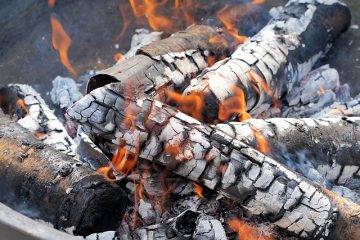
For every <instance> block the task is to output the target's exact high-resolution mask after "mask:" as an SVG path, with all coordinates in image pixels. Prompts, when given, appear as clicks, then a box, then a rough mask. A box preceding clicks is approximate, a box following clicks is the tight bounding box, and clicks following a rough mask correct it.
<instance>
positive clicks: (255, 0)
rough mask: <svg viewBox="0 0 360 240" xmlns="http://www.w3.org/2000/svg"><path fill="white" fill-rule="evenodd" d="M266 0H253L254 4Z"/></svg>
mask: <svg viewBox="0 0 360 240" xmlns="http://www.w3.org/2000/svg"><path fill="white" fill-rule="evenodd" d="M264 2H265V0H253V1H252V4H263V3H264Z"/></svg>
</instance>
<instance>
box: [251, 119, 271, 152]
mask: <svg viewBox="0 0 360 240" xmlns="http://www.w3.org/2000/svg"><path fill="white" fill-rule="evenodd" d="M250 127H251V129H252V130H253V133H254V136H255V140H256V143H257V145H258V150H259V151H260V152H261V153H263V154H266V153H268V152H269V146H268V142H267V140H266V138H265V137H264V135H262V134H261V132H260V131H259V129H257V128H255V127H253V126H251V125H250Z"/></svg>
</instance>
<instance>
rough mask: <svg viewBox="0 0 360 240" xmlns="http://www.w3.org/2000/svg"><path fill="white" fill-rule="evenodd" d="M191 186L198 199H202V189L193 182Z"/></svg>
mask: <svg viewBox="0 0 360 240" xmlns="http://www.w3.org/2000/svg"><path fill="white" fill-rule="evenodd" d="M193 186H194V192H195V193H196V195H198V196H199V197H200V198H204V193H203V192H204V189H203V188H202V187H201V186H200V185H199V184H197V183H196V182H193Z"/></svg>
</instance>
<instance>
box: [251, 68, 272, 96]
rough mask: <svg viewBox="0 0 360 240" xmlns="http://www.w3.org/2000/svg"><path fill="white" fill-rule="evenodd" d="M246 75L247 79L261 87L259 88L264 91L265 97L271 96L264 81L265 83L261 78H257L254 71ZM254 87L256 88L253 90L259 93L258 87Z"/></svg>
mask: <svg viewBox="0 0 360 240" xmlns="http://www.w3.org/2000/svg"><path fill="white" fill-rule="evenodd" d="M246 74H247V76H248V78H249V79H250V80H251V81H253V82H254V83H257V84H259V85H260V86H261V88H262V89H263V90H264V92H265V93H266V94H267V95H269V96H271V91H270V87H269V86H268V85H267V84H266V81H265V80H264V79H263V78H262V77H260V76H259V74H257V73H256V72H255V71H253V70H250V71H249V72H247V73H246ZM254 87H256V89H255V90H256V91H257V93H259V92H260V91H259V89H258V87H257V86H256V85H254Z"/></svg>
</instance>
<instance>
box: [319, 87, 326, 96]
mask: <svg viewBox="0 0 360 240" xmlns="http://www.w3.org/2000/svg"><path fill="white" fill-rule="evenodd" d="M319 93H320V95H324V94H325V89H324V88H323V87H322V86H320V88H319Z"/></svg>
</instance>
